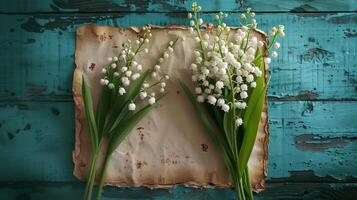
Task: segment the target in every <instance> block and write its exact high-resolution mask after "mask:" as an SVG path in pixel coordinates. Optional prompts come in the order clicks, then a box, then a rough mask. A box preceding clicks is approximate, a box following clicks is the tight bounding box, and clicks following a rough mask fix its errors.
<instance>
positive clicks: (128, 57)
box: [100, 26, 177, 111]
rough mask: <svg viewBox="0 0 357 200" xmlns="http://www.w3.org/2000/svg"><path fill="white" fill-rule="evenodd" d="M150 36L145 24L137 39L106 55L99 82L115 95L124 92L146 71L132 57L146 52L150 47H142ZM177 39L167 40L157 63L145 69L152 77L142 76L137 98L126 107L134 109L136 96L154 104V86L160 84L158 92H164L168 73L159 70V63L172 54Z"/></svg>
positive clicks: (148, 27)
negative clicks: (111, 55)
mask: <svg viewBox="0 0 357 200" xmlns="http://www.w3.org/2000/svg"><path fill="white" fill-rule="evenodd" d="M151 36H152V34H151V27H150V26H144V27H143V29H142V31H141V33H140V37H139V39H137V40H135V43H133V42H132V41H131V40H127V42H125V43H124V45H123V49H122V50H121V52H120V54H119V56H118V57H117V56H114V57H109V58H108V61H109V64H108V66H107V67H104V68H103V69H102V73H103V74H104V77H103V78H102V79H100V84H101V85H103V86H105V87H107V88H108V89H110V90H113V92H114V94H115V95H119V96H122V95H125V94H126V93H127V90H129V89H130V85H131V83H132V82H134V81H135V80H137V79H138V78H139V77H140V76H141V75H142V74H143V72H144V71H145V70H144V67H143V66H142V65H141V64H140V63H139V61H137V60H135V57H136V56H137V55H138V54H139V53H140V52H145V53H148V52H149V50H148V49H147V48H145V45H146V44H147V43H149V42H150V37H151ZM176 41H177V40H176ZM176 41H170V42H169V43H168V45H167V48H166V49H165V51H164V53H163V54H162V56H161V57H160V58H158V61H157V64H156V65H155V66H153V67H151V68H149V69H148V70H149V73H151V76H148V77H147V78H146V79H145V81H144V83H143V85H142V88H141V90H140V93H139V94H138V98H135V99H132V100H131V103H130V104H129V105H128V109H129V110H132V111H133V110H135V109H136V101H138V100H139V99H140V100H147V102H148V103H149V104H151V105H152V104H154V103H155V102H156V94H155V91H156V90H155V87H156V86H159V87H160V89H159V91H160V93H164V92H165V87H166V82H165V81H166V80H168V79H169V76H168V75H167V74H164V73H163V72H162V71H161V66H160V65H161V64H162V63H163V62H164V61H165V59H167V58H169V56H170V54H172V52H173V51H174V48H173V46H174V45H175V43H176Z"/></svg>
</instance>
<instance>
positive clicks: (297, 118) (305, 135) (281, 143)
mask: <svg viewBox="0 0 357 200" xmlns="http://www.w3.org/2000/svg"><path fill="white" fill-rule="evenodd" d="M269 105H270V107H269V118H270V119H269V127H270V128H269V130H270V145H269V177H270V178H271V179H274V178H276V177H288V176H297V177H295V178H294V179H297V178H299V176H300V179H301V178H302V177H303V178H306V179H309V178H308V177H309V176H310V178H311V179H314V178H313V177H316V176H320V177H330V178H336V179H343V178H348V177H356V176H357V173H356V172H357V171H356V170H355V169H356V168H357V152H356V150H357V123H356V117H357V103H356V102H346V103H340V102H309V101H307V102H297V103H295V102H289V103H286V102H285V103H283V102H271V103H270V104H269ZM306 170H310V172H307V171H306ZM299 171H300V173H299ZM301 171H303V172H301Z"/></svg>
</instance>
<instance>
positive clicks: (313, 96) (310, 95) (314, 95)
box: [269, 90, 319, 101]
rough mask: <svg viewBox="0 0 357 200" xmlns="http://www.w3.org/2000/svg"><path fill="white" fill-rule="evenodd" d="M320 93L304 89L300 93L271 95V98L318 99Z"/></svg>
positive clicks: (290, 99) (287, 99) (284, 99)
mask: <svg viewBox="0 0 357 200" xmlns="http://www.w3.org/2000/svg"><path fill="white" fill-rule="evenodd" d="M318 97H319V94H318V93H316V92H312V91H306V90H302V91H300V92H299V94H298V95H287V96H282V97H274V96H269V100H280V101H281V100H283V101H296V100H316V99H317V98H318Z"/></svg>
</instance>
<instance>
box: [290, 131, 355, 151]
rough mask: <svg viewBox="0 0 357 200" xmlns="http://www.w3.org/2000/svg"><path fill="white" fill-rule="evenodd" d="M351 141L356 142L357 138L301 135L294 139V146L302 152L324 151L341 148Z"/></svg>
mask: <svg viewBox="0 0 357 200" xmlns="http://www.w3.org/2000/svg"><path fill="white" fill-rule="evenodd" d="M352 140H357V137H348V136H341V137H333V136H321V135H316V134H302V135H298V136H296V137H295V138H294V141H295V146H296V147H297V148H298V149H300V150H303V151H326V150H327V149H330V148H343V147H344V146H346V145H347V144H348V143H349V142H350V141H352Z"/></svg>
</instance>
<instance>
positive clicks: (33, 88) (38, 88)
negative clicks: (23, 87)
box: [27, 85, 47, 96]
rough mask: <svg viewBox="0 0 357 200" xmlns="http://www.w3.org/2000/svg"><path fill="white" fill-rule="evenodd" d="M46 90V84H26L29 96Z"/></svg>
mask: <svg viewBox="0 0 357 200" xmlns="http://www.w3.org/2000/svg"><path fill="white" fill-rule="evenodd" d="M46 90H47V86H42V85H27V92H28V93H29V96H40V95H42V94H43V92H45V91H46Z"/></svg>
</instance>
